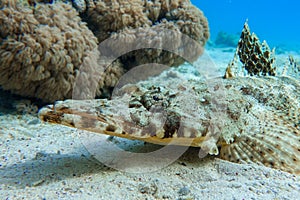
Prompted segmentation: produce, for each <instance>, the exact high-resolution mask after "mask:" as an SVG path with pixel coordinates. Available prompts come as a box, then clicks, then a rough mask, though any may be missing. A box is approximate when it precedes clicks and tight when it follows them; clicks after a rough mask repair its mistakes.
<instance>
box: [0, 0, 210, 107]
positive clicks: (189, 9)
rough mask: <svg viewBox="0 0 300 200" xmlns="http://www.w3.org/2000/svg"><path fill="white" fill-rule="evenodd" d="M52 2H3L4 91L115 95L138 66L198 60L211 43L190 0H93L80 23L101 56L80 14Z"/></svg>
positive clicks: (48, 97)
mask: <svg viewBox="0 0 300 200" xmlns="http://www.w3.org/2000/svg"><path fill="white" fill-rule="evenodd" d="M49 1H51V0H49ZM49 1H48V0H27V1H20V0H3V1H1V2H0V9H1V10H0V58H1V59H0V75H1V77H0V86H1V87H2V88H3V89H5V90H10V91H12V92H13V93H16V94H20V95H23V96H29V97H37V98H40V99H43V100H44V101H54V100H58V99H66V98H72V97H73V98H87V97H91V98H92V97H94V96H95V95H97V96H99V95H102V96H103V95H104V96H109V94H110V92H111V89H112V88H113V87H114V86H115V84H116V83H117V81H118V80H119V78H120V77H121V76H122V75H123V74H124V73H125V72H126V71H127V70H129V69H131V68H132V67H134V66H137V65H141V64H144V63H162V64H168V65H169V66H171V65H172V66H177V65H180V64H181V63H183V62H184V61H185V60H187V61H190V62H191V61H194V60H195V59H196V58H198V56H199V55H200V54H201V53H202V51H203V46H204V44H205V42H206V40H207V38H208V37H209V31H208V24H207V20H206V18H205V17H204V16H203V13H202V12H201V11H200V10H198V9H197V8H196V7H194V6H192V5H191V3H190V2H189V1H187V0H177V1H172V2H169V1H140V0H133V1H124V0H97V1H96V0H95V1H94V0H88V1H86V2H87V10H85V11H83V12H81V17H83V18H84V20H85V21H86V22H87V23H88V26H89V28H90V29H91V30H92V31H93V32H94V34H95V35H96V36H97V38H98V41H99V42H100V50H102V51H100V52H99V51H98V49H97V38H96V37H95V36H94V34H93V33H92V32H91V31H90V30H89V29H88V28H87V26H86V24H85V23H84V22H82V21H81V18H80V17H79V16H78V13H77V12H76V10H75V9H73V8H72V7H71V5H68V4H65V3H62V2H59V1H57V2H55V3H52V4H49V3H48V2H49ZM41 2H42V3H41ZM166 30H169V31H166ZM187 37H188V38H192V39H190V40H193V41H194V42H192V43H191V42H190V40H189V41H188V40H187ZM104 41H106V42H104ZM166 44H167V45H166ZM101 47H102V48H101ZM183 49H184V50H183ZM99 56H100V57H99ZM98 58H100V59H98Z"/></svg>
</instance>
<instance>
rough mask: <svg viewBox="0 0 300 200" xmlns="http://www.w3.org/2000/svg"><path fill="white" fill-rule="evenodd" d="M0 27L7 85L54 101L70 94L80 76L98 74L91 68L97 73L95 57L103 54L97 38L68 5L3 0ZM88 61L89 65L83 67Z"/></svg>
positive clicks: (0, 65) (1, 72)
mask: <svg viewBox="0 0 300 200" xmlns="http://www.w3.org/2000/svg"><path fill="white" fill-rule="evenodd" d="M0 30H1V31H0V36H1V37H0V58H1V59H0V85H1V86H2V87H3V89H5V90H10V91H12V92H14V93H16V94H20V95H24V96H30V97H37V98H40V99H43V100H45V101H54V100H57V99H65V98H71V97H72V88H73V83H74V81H75V79H76V78H79V77H80V79H85V80H82V81H85V82H87V81H88V80H94V79H91V77H90V76H91V73H90V71H94V73H93V74H94V75H95V72H96V63H94V64H93V63H91V62H95V60H97V57H98V56H99V55H98V52H97V39H96V38H95V37H94V35H93V33H92V32H91V31H90V30H89V29H88V28H87V27H86V25H85V24H84V23H83V22H81V19H80V17H79V16H78V14H77V12H76V10H75V9H73V8H72V7H71V6H70V5H67V4H64V3H55V4H37V5H36V6H35V7H31V6H29V5H26V4H25V3H24V2H22V3H19V2H18V1H17V0H5V1H2V2H1V11H0ZM87 63H88V64H87ZM85 64H86V65H88V66H86V67H85V69H84V70H81V69H80V67H81V66H83V65H85ZM79 71H80V72H79ZM86 72H88V73H87V74H86V75H84V73H86ZM83 77H85V78H83ZM89 84H90V86H91V85H97V82H92V81H90V82H89ZM89 84H87V85H89ZM93 88H95V86H93ZM85 90H89V88H86V89H85ZM85 92H87V93H93V92H92V91H85Z"/></svg>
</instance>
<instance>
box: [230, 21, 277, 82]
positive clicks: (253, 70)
mask: <svg viewBox="0 0 300 200" xmlns="http://www.w3.org/2000/svg"><path fill="white" fill-rule="evenodd" d="M274 54H275V49H273V50H270V48H269V46H268V44H267V42H266V41H265V40H264V41H263V42H262V43H261V42H260V41H259V39H258V37H257V35H256V34H255V33H252V34H251V32H250V28H249V26H248V22H247V21H246V22H245V24H244V29H243V31H242V33H241V37H240V40H239V42H238V45H237V49H236V53H235V55H234V58H233V60H232V61H231V62H230V63H229V65H228V67H227V70H226V74H225V78H231V77H233V76H235V75H236V74H238V73H241V72H240V71H239V70H238V66H236V65H237V60H238V59H237V56H238V58H239V60H240V62H241V63H242V64H243V66H242V71H243V72H244V73H247V74H249V75H250V76H253V75H258V76H259V75H262V76H265V75H270V76H275V75H276V67H275V65H274V62H275V57H274Z"/></svg>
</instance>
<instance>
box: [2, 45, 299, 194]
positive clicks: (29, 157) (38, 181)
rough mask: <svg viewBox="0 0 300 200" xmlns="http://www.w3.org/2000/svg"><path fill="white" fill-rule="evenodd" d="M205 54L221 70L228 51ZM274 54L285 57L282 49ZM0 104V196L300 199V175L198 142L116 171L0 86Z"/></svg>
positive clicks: (75, 135) (280, 59)
mask: <svg viewBox="0 0 300 200" xmlns="http://www.w3.org/2000/svg"><path fill="white" fill-rule="evenodd" d="M205 56H206V58H210V60H209V61H208V62H213V63H214V64H215V66H218V67H217V68H218V69H217V71H219V72H220V74H222V73H223V72H224V68H225V67H226V65H227V63H228V62H229V61H230V59H232V57H233V50H232V49H226V48H225V49H209V50H208V51H207V54H206V55H205ZM205 56H204V57H205ZM295 57H297V56H295ZM277 58H278V62H279V63H284V62H285V61H286V58H287V54H281V55H279V56H277ZM298 60H299V59H298ZM199 62H203V60H202V61H201V60H200V61H199ZM195 65H197V62H196V64H195ZM0 102H1V104H0V151H1V153H0V199H111V200H113V199H240V200H242V199H299V197H300V177H299V176H295V175H292V174H289V173H286V172H282V171H278V170H274V169H270V168H267V167H264V166H258V165H249V164H235V163H230V162H227V161H223V160H220V159H218V158H215V157H212V156H206V157H205V158H203V159H200V158H199V156H198V153H199V149H198V148H189V149H188V150H187V151H186V152H185V153H184V154H183V155H182V156H181V157H180V158H179V159H177V160H176V161H175V162H173V163H172V164H170V165H169V166H167V167H164V168H162V169H159V170H157V171H154V172H148V173H133V172H130V173H129V172H122V171H119V170H116V169H113V168H110V167H107V166H105V165H104V164H101V163H100V162H98V161H97V160H96V159H95V158H94V157H93V156H92V155H91V154H90V153H89V151H88V150H87V149H86V147H85V146H84V145H83V143H82V140H81V138H80V137H79V136H78V134H79V133H81V134H82V131H79V130H76V129H72V128H68V127H64V126H59V125H53V124H47V123H41V122H40V120H39V119H38V117H37V113H36V112H34V108H33V111H32V112H30V110H28V106H25V107H24V106H23V107H22V105H24V104H26V103H27V100H24V99H20V98H19V97H15V96H12V95H10V94H8V93H6V92H3V91H1V94H0ZM15 105H17V106H15ZM16 107H17V108H16ZM85 134H86V133H85ZM116 141H117V139H116ZM122 141H124V140H122ZM133 145H134V144H133ZM137 145H139V148H140V146H143V147H142V148H146V149H147V148H153V147H154V148H156V147H157V146H156V145H152V144H148V143H146V144H144V143H139V144H137Z"/></svg>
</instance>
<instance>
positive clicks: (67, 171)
mask: <svg viewBox="0 0 300 200" xmlns="http://www.w3.org/2000/svg"><path fill="white" fill-rule="evenodd" d="M111 170H112V169H110V168H108V167H106V166H105V165H103V164H101V163H99V162H97V161H96V160H95V159H93V158H92V157H91V156H88V155H83V154H77V153H74V154H47V153H38V154H37V156H36V158H34V159H32V160H28V161H25V162H22V163H16V164H13V165H10V166H6V167H1V168H0V185H1V184H4V185H7V186H13V187H17V188H24V187H36V186H39V185H43V184H49V183H52V182H58V181H61V180H65V179H68V178H73V177H80V176H81V175H83V174H93V173H101V172H103V171H111Z"/></svg>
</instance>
